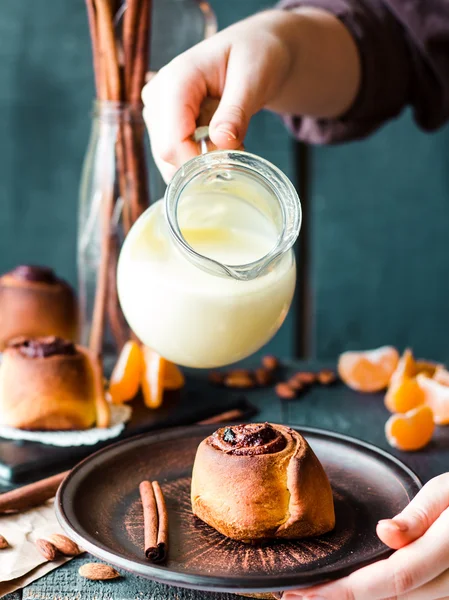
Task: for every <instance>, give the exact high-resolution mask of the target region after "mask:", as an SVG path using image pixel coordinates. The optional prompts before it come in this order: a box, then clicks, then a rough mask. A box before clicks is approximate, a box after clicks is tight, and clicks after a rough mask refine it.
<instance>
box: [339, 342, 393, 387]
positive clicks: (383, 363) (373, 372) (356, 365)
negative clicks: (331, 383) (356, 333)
mask: <svg viewBox="0 0 449 600" xmlns="http://www.w3.org/2000/svg"><path fill="white" fill-rule="evenodd" d="M398 361H399V354H398V351H397V350H396V348H393V347H392V346H382V347H381V348H377V349H376V350H366V351H365V352H343V354H341V355H340V358H339V360H338V373H339V375H340V377H341V379H342V380H343V381H344V383H346V385H347V386H348V387H350V388H352V389H353V390H357V391H359V392H378V391H380V390H383V389H385V388H386V387H387V385H388V383H389V381H390V377H391V375H392V374H393V372H394V370H395V369H396V366H397V364H398Z"/></svg>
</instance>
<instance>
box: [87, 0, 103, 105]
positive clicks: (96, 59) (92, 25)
mask: <svg viewBox="0 0 449 600" xmlns="http://www.w3.org/2000/svg"><path fill="white" fill-rule="evenodd" d="M86 8H87V17H88V21H89V30H90V39H91V43H92V59H93V63H94V78H95V87H96V90H97V97H98V99H99V100H106V97H107V89H106V81H105V78H104V73H103V70H102V69H101V56H100V47H99V43H98V28H97V12H96V9H95V5H94V0H86Z"/></svg>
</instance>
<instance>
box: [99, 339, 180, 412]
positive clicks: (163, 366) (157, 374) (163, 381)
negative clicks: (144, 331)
mask: <svg viewBox="0 0 449 600" xmlns="http://www.w3.org/2000/svg"><path fill="white" fill-rule="evenodd" d="M184 383H185V381H184V375H183V374H182V372H181V371H180V370H179V368H178V367H177V366H176V365H174V364H173V363H171V362H168V361H166V360H165V359H163V358H162V357H161V356H159V354H157V353H156V352H154V351H153V350H151V349H150V348H147V347H146V346H141V345H140V344H139V343H138V342H136V341H134V340H130V341H128V342H126V344H125V345H124V346H123V349H122V351H121V353H120V356H119V358H118V360H117V363H116V365H115V367H114V370H113V372H112V375H111V380H110V382H109V395H110V397H111V400H112V402H114V403H121V402H127V401H128V400H132V399H133V398H134V397H135V396H136V394H137V392H138V391H139V388H140V387H142V393H143V397H144V401H145V404H146V405H147V406H148V407H149V408H157V407H158V406H160V405H161V404H162V398H163V395H164V390H179V389H181V388H182V387H183V386H184Z"/></svg>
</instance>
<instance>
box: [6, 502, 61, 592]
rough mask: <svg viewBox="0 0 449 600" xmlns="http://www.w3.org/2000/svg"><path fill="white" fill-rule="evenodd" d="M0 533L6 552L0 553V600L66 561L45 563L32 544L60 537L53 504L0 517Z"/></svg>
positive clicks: (49, 503) (59, 528) (48, 503)
mask: <svg viewBox="0 0 449 600" xmlns="http://www.w3.org/2000/svg"><path fill="white" fill-rule="evenodd" d="M0 533H1V534H2V535H3V536H4V537H5V538H6V540H7V541H8V542H9V545H10V548H6V549H5V550H0V597H2V596H4V595H6V594H8V593H10V592H12V591H14V590H17V589H19V588H21V587H23V586H24V585H27V584H28V583H31V582H32V581H35V580H36V579H39V577H42V575H44V574H45V573H48V572H49V571H52V570H53V569H55V568H57V567H59V566H61V565H62V564H64V563H65V562H67V560H70V558H66V557H61V559H60V560H58V561H53V562H48V561H47V560H46V559H45V558H44V557H43V556H42V555H41V554H40V552H39V551H38V550H37V548H36V546H35V541H36V540H38V539H39V538H45V537H46V536H48V535H51V534H52V533H64V532H63V531H62V529H61V527H60V526H59V524H58V521H57V520H56V515H55V511H54V507H53V500H51V501H49V502H47V503H46V504H44V505H43V506H39V507H38V508H33V509H31V510H29V511H27V512H23V513H19V514H15V515H2V516H0Z"/></svg>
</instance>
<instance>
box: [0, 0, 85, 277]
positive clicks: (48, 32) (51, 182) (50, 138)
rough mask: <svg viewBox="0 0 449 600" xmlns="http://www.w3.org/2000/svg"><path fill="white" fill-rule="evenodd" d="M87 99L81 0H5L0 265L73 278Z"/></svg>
mask: <svg viewBox="0 0 449 600" xmlns="http://www.w3.org/2000/svg"><path fill="white" fill-rule="evenodd" d="M91 98H92V77H91V66H90V48H89V40H88V34H87V28H86V17H85V13H84V5H83V1H82V0H35V1H33V2H23V1H19V2H17V1H15V0H4V1H3V2H2V15H1V18H0V202H1V207H2V211H1V219H0V270H1V271H4V270H5V269H8V268H10V267H12V266H14V265H15V264H17V263H19V262H37V263H44V264H49V265H52V266H53V267H55V268H56V269H57V270H58V271H59V272H62V273H64V274H65V275H66V276H67V277H68V278H69V279H70V280H71V281H72V282H74V281H75V278H76V276H75V222H76V202H77V188H78V180H79V171H80V165H81V161H82V157H83V153H84V147H85V142H86V136H87V135H88V130H89V124H88V111H89V108H90V101H91Z"/></svg>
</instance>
